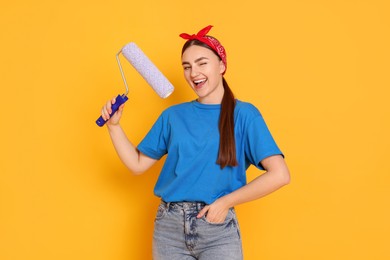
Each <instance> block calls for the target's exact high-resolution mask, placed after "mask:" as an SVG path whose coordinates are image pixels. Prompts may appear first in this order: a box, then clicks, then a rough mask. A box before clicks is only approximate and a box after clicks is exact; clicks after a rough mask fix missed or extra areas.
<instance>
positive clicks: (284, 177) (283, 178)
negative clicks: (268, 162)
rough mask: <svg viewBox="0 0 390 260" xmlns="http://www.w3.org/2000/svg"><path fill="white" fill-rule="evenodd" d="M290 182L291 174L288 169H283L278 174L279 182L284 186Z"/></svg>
mask: <svg viewBox="0 0 390 260" xmlns="http://www.w3.org/2000/svg"><path fill="white" fill-rule="evenodd" d="M290 182H291V176H290V172H289V171H288V169H286V170H284V171H282V172H281V174H280V183H281V185H282V186H285V185H287V184H289V183H290Z"/></svg>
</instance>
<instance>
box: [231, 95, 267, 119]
mask: <svg viewBox="0 0 390 260" xmlns="http://www.w3.org/2000/svg"><path fill="white" fill-rule="evenodd" d="M235 113H236V115H237V116H244V117H257V116H261V113H260V111H259V109H258V108H257V107H256V106H254V105H253V104H251V103H248V102H244V101H241V100H238V99H237V100H236V107H235Z"/></svg>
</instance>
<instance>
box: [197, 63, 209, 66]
mask: <svg viewBox="0 0 390 260" xmlns="http://www.w3.org/2000/svg"><path fill="white" fill-rule="evenodd" d="M206 64H207V62H202V63H200V64H199V65H200V66H203V65H206Z"/></svg>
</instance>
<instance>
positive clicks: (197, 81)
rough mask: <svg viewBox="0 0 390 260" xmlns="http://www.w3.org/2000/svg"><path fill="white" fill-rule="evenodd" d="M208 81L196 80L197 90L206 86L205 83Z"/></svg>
mask: <svg viewBox="0 0 390 260" xmlns="http://www.w3.org/2000/svg"><path fill="white" fill-rule="evenodd" d="M206 81H207V80H206V79H200V80H194V81H193V82H194V84H195V86H196V87H197V88H200V87H201V86H203V85H204V83H205V82H206Z"/></svg>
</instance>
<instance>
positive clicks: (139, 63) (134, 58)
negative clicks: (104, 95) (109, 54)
mask: <svg viewBox="0 0 390 260" xmlns="http://www.w3.org/2000/svg"><path fill="white" fill-rule="evenodd" d="M121 53H122V54H123V56H124V57H125V58H126V59H127V60H128V61H129V62H130V64H131V65H132V66H133V67H134V68H135V69H136V71H137V72H138V73H139V74H140V75H141V76H142V77H143V78H144V79H145V80H146V82H147V83H148V84H149V86H151V87H152V89H153V90H154V91H155V92H156V93H157V95H159V96H160V97H161V98H167V97H168V96H169V95H170V94H171V93H172V92H173V90H174V87H173V85H172V84H171V83H170V82H169V81H168V79H167V78H166V77H165V76H164V75H163V74H162V73H161V72H160V71H159V70H158V68H157V67H156V66H155V65H154V64H153V63H152V62H151V61H150V59H149V58H148V57H147V56H146V55H145V54H144V53H143V51H142V50H141V49H140V48H138V46H137V45H136V44H135V43H134V42H130V43H128V44H127V45H125V46H124V47H123V48H122V49H121V50H120V51H119V52H118V53H117V55H116V60H117V62H118V66H119V70H120V72H121V75H122V79H123V82H124V84H125V87H126V93H124V94H122V95H118V96H117V97H116V99H115V104H113V105H112V107H111V109H112V112H111V114H110V117H111V116H112V115H113V114H114V113H115V112H116V111H117V110H118V109H119V107H120V106H121V105H122V104H123V103H125V102H126V101H127V100H128V97H127V94H128V93H129V87H128V86H127V82H126V78H125V74H124V73H123V69H122V65H121V62H120V59H119V55H120V54H121ZM105 123H106V121H105V120H104V119H103V117H102V116H100V117H99V119H98V120H96V124H97V125H98V126H103V125H104V124H105Z"/></svg>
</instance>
